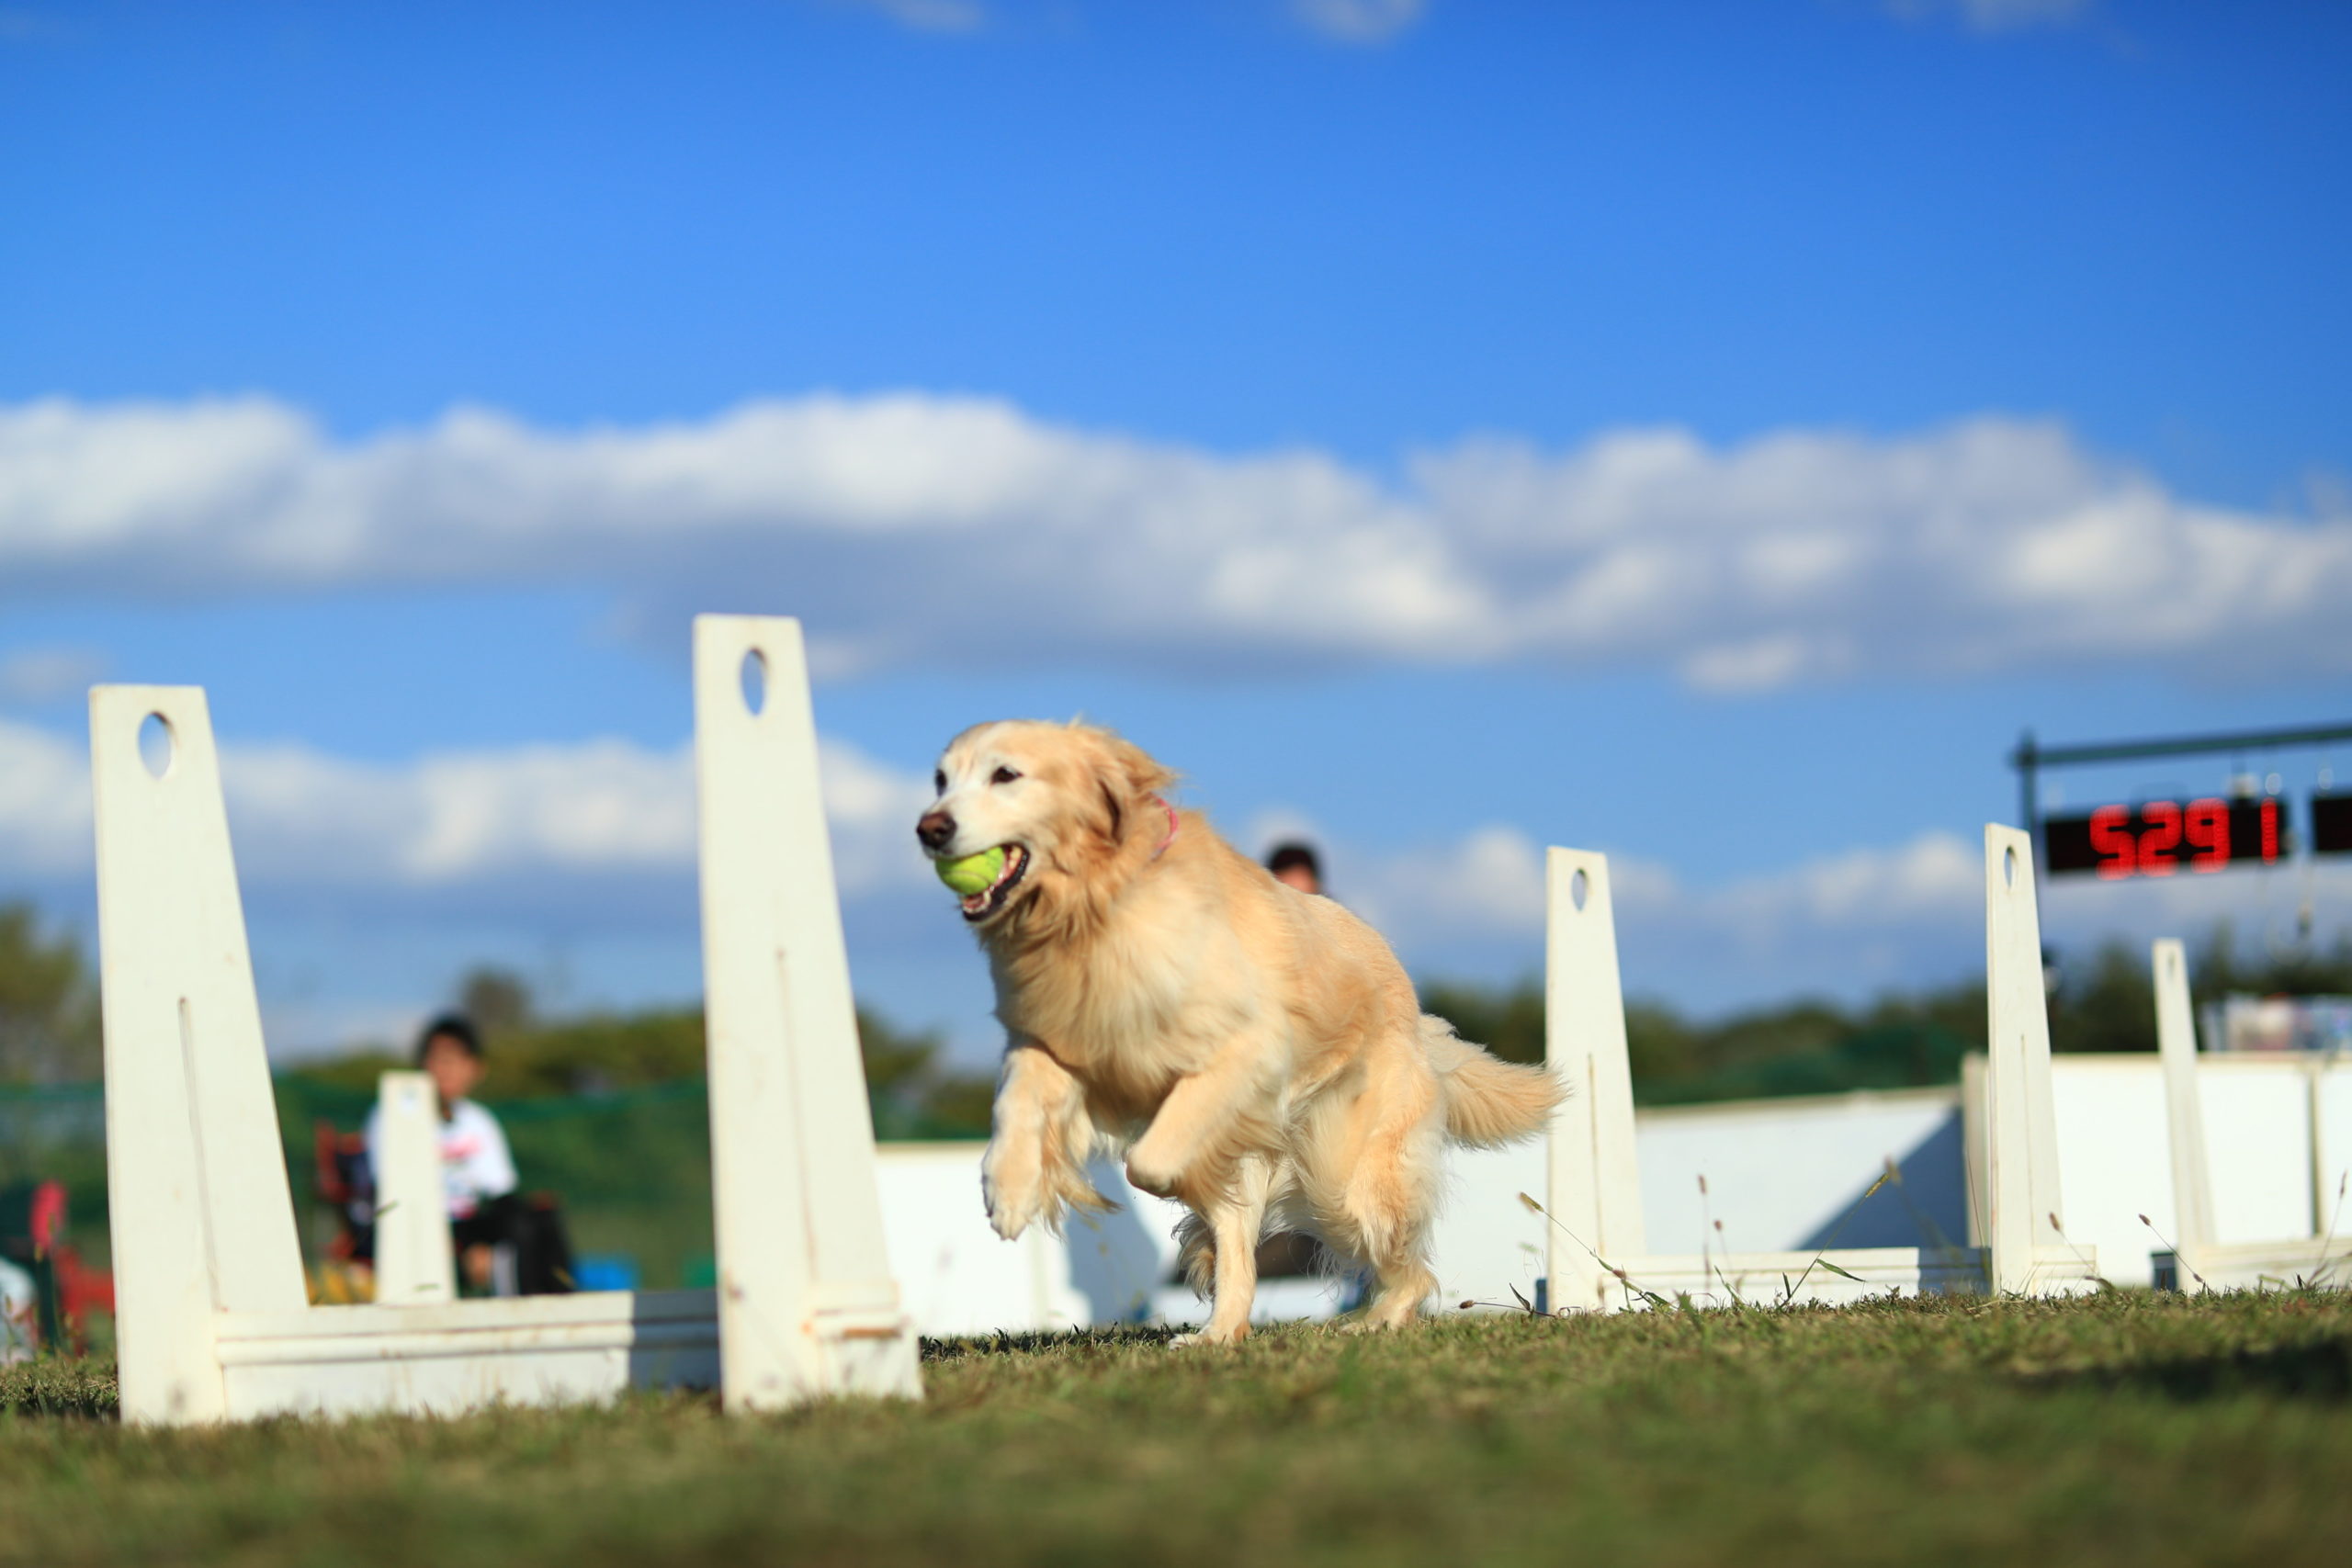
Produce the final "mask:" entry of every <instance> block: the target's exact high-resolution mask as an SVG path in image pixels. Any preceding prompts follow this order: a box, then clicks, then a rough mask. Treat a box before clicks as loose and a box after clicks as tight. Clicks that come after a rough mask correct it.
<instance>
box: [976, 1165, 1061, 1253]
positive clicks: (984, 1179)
mask: <svg viewBox="0 0 2352 1568" xmlns="http://www.w3.org/2000/svg"><path fill="white" fill-rule="evenodd" d="M980 1201H982V1202H983V1203H985V1204H987V1205H988V1211H989V1225H990V1226H991V1227H992V1228H993V1229H994V1230H995V1231H996V1234H997V1235H1001V1236H1002V1237H1003V1238H1004V1239H1005V1240H1007V1241H1011V1240H1012V1239H1013V1238H1015V1237H1016V1236H1018V1235H1020V1234H1021V1233H1022V1232H1023V1231H1025V1230H1027V1229H1028V1228H1029V1227H1030V1226H1031V1225H1032V1224H1035V1222H1036V1221H1037V1220H1038V1219H1039V1218H1040V1217H1041V1216H1042V1215H1043V1214H1044V1213H1045V1212H1046V1179H1045V1169H1044V1162H1042V1161H1041V1160H1039V1159H1038V1158H1037V1157H1036V1156H1035V1155H1034V1154H1030V1155H1025V1156H1024V1155H1020V1154H1016V1153H1014V1152H1013V1151H1012V1149H1009V1148H1004V1147H1001V1146H998V1145H989V1152H988V1157H987V1158H986V1159H983V1160H982V1161H981V1162H980Z"/></svg>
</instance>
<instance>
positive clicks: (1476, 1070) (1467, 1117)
mask: <svg viewBox="0 0 2352 1568" xmlns="http://www.w3.org/2000/svg"><path fill="white" fill-rule="evenodd" d="M1421 1049H1422V1050H1423V1051H1425V1052H1427V1053H1428V1054H1429V1059H1430V1066H1432V1067H1435V1068H1436V1069H1437V1081H1438V1086H1439V1089H1440V1092H1442V1094H1443V1095H1444V1096H1445V1131H1446V1134H1447V1135H1448V1136H1449V1137H1451V1138H1453V1141H1454V1142H1456V1143H1458V1144H1467V1145H1470V1146H1471V1147H1473V1148H1480V1149H1484V1148H1493V1147H1494V1146H1496V1145H1499V1144H1510V1143H1516V1142H1517V1141H1519V1140H1520V1139H1521V1138H1527V1137H1532V1136H1533V1135H1534V1134H1537V1133H1540V1132H1542V1131H1543V1130H1544V1124H1545V1123H1546V1122H1550V1121H1551V1120H1552V1112H1553V1111H1555V1110H1557V1109H1558V1108H1559V1104H1560V1101H1561V1100H1565V1099H1566V1098H1567V1088H1566V1085H1564V1084H1562V1083H1561V1082H1560V1080H1559V1079H1557V1078H1555V1077H1553V1076H1552V1074H1551V1072H1550V1071H1549V1070H1548V1069H1546V1068H1544V1067H1540V1066H1524V1065H1522V1064H1521V1063H1518V1062H1506V1061H1504V1060H1502V1059H1501V1058H1500V1057H1498V1056H1496V1055H1492V1054H1490V1053H1489V1052H1487V1049H1486V1048H1485V1047H1484V1046H1480V1045H1473V1044H1471V1043H1470V1042H1468V1041H1467V1040H1464V1039H1463V1038H1462V1037H1461V1036H1460V1035H1458V1034H1456V1033H1454V1032H1453V1025H1452V1024H1450V1023H1448V1022H1446V1021H1445V1020H1443V1019H1442V1018H1440V1017H1438V1016H1437V1015H1436V1014H1435V1013H1426V1012H1425V1013H1423V1014H1422V1015H1421Z"/></svg>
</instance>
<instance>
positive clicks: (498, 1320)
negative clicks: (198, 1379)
mask: <svg viewBox="0 0 2352 1568" xmlns="http://www.w3.org/2000/svg"><path fill="white" fill-rule="evenodd" d="M216 1324H217V1327H216V1333H217V1336H218V1345H219V1352H218V1353H219V1358H220V1365H221V1368H222V1372H223V1376H224V1381H225V1384H226V1389H227V1403H226V1409H225V1414H226V1415H227V1416H228V1417H229V1418H231V1419H232V1420H241V1421H242V1420H252V1419H254V1418H257V1417H260V1416H277V1415H285V1414H294V1415H325V1416H355V1415H362V1414H367V1413H369V1412H375V1411H387V1410H390V1411H400V1412H404V1413H407V1414H411V1415H426V1414H430V1415H436V1416H447V1415H455V1414H457V1413H458V1412H460V1411H466V1410H475V1409H481V1408H483V1407H485V1406H488V1405H492V1404H579V1403H582V1402H588V1401H601V1400H608V1399H612V1398H615V1397H616V1396H618V1395H619V1394H621V1393H624V1392H626V1391H627V1390H628V1389H630V1388H656V1387H672V1386H678V1385H684V1386H688V1387H701V1388H708V1387H711V1386H713V1385H715V1384H716V1383H717V1382H718V1378H719V1371H718V1359H719V1356H718V1311H717V1304H716V1303H715V1302H714V1300H713V1298H712V1293H711V1292H708V1291H638V1292H628V1291H595V1292H582V1293H581V1294H578V1295H570V1296H525V1297H508V1298H503V1299H489V1300H480V1301H461V1302H450V1303H443V1304H441V1305H438V1306H387V1305H383V1304H380V1303H379V1304H377V1305H373V1306H337V1307H312V1308H310V1309H308V1310H306V1311H294V1312H269V1313H228V1314H221V1315H220V1317H219V1318H218V1319H217V1320H216Z"/></svg>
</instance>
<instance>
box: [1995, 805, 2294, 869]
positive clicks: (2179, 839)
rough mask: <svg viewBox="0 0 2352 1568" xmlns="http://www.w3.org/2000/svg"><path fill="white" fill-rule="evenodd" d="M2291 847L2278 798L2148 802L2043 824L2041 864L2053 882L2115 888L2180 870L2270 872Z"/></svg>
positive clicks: (2051, 819) (2052, 819)
mask: <svg viewBox="0 0 2352 1568" xmlns="http://www.w3.org/2000/svg"><path fill="white" fill-rule="evenodd" d="M2289 848H2290V842H2289V840H2288V836H2287V803H2286V801H2285V799H2284V798H2283V797H2281V796H2278V795H2264V796H2263V797H2262V798H2260V799H2258V800H2223V799H2222V798H2221V797H2220V796H2219V795H2209V796H2206V797H2205V798H2202V799H2199V800H2147V801H2142V802H2141V803H2140V804H2139V805H2137V806H2102V807H2099V808H2098V810H2096V811H2093V812H2090V813H2088V814H2087V815H2086V816H2081V817H2045V818H2042V819H2041V850H2042V858H2043V860H2044V862H2045V863H2046V864H2047V865H2048V867H2049V869H2050V872H2051V874H2052V875H2053V876H2064V875H2068V874H2078V873H2082V872H2090V873H2093V874H2097V875H2098V876H2102V877H2105V878H2107V879H2108V880H2109V881H2120V880H2121V879H2122V878H2124V877H2128V876H2170V875H2172V874H2175V873H2176V872H2177V871H2179V870H2180V869H2181V868H2182V867H2183V866H2186V867H2188V870H2190V871H2191V872H2208V873H2210V872H2216V871H2222V870H2224V869H2226V868H2228V867H2230V866H2233V865H2268V864H2270V863H2273V862H2275V861H2277V860H2278V858H2279V856H2281V855H2283V854H2285V853H2286V852H2287V851H2288V849H2289Z"/></svg>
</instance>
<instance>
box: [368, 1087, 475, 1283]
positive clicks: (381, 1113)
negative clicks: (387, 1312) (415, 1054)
mask: <svg viewBox="0 0 2352 1568" xmlns="http://www.w3.org/2000/svg"><path fill="white" fill-rule="evenodd" d="M440 1121H441V1107H440V1097H439V1095H438V1094H437V1093H436V1092H435V1089H434V1088H433V1079H432V1078H431V1077H429V1076H427V1075H426V1074H424V1073H386V1074H384V1075H383V1077H380V1078H379V1079H377V1080H376V1157H377V1164H378V1166H379V1169H378V1170H377V1172H376V1299H377V1301H379V1302H380V1303H383V1304H385V1305H387V1306H436V1305H440V1304H442V1303H447V1302H453V1301H456V1300H457V1299H458V1276H457V1268H456V1264H455V1261H454V1259H453V1258H451V1256H450V1246H449V1205H448V1201H447V1198H446V1197H445V1196H444V1193H443V1190H442V1181H441V1128H440Z"/></svg>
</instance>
